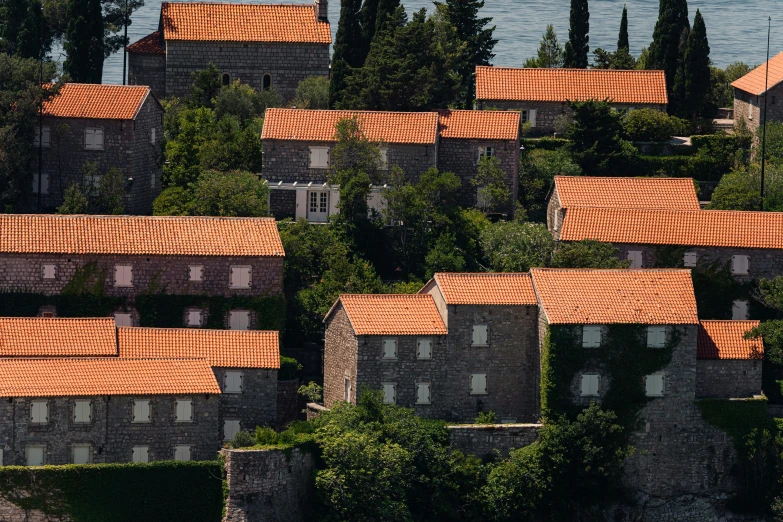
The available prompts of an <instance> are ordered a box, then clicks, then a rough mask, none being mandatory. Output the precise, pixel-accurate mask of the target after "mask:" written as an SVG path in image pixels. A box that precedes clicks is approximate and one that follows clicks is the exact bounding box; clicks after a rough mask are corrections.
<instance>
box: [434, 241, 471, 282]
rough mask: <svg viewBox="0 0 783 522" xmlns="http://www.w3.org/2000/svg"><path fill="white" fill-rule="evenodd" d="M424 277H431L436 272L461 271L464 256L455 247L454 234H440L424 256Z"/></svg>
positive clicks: (463, 265) (463, 264)
mask: <svg viewBox="0 0 783 522" xmlns="http://www.w3.org/2000/svg"><path fill="white" fill-rule="evenodd" d="M424 270H425V272H424V277H425V279H429V278H431V277H432V276H433V275H434V274H435V273H436V272H462V271H464V270H465V257H464V256H463V255H462V253H461V252H460V250H459V248H457V237H456V236H455V235H454V234H441V235H440V237H438V239H437V241H435V244H434V245H433V247H432V248H431V249H430V251H429V252H427V256H426V257H425V258H424Z"/></svg>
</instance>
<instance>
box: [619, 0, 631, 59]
mask: <svg viewBox="0 0 783 522" xmlns="http://www.w3.org/2000/svg"><path fill="white" fill-rule="evenodd" d="M620 49H625V50H626V51H630V49H631V45H630V44H629V43H628V7H627V6H626V5H623V18H622V20H620V36H618V37H617V50H618V51H619V50H620Z"/></svg>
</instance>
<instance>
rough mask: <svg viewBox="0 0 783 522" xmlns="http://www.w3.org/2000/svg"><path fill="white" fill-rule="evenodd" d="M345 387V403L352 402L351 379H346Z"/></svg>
mask: <svg viewBox="0 0 783 522" xmlns="http://www.w3.org/2000/svg"><path fill="white" fill-rule="evenodd" d="M343 386H344V389H343V392H344V395H343V397H344V399H345V402H351V379H345V382H344V383H343Z"/></svg>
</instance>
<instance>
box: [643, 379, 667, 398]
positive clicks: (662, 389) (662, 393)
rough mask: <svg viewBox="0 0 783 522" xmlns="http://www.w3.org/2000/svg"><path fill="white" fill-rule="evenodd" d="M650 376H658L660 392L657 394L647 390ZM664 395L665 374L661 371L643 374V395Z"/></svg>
mask: <svg viewBox="0 0 783 522" xmlns="http://www.w3.org/2000/svg"><path fill="white" fill-rule="evenodd" d="M651 378H660V382H661V392H660V393H659V394H654V393H653V394H651V393H650V391H649V388H650V387H649V380H650V379H651ZM665 395H666V375H665V374H663V373H652V374H650V375H645V376H644V396H645V397H663V396H665Z"/></svg>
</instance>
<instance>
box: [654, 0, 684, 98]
mask: <svg viewBox="0 0 783 522" xmlns="http://www.w3.org/2000/svg"><path fill="white" fill-rule="evenodd" d="M660 1H661V3H660V7H659V9H658V21H657V22H656V24H655V30H654V31H653V41H652V43H651V44H650V52H649V57H648V59H647V67H648V68H650V69H656V70H663V71H664V72H665V73H666V90H667V91H668V93H669V112H670V113H674V112H676V107H678V106H679V105H680V104H681V101H680V98H678V92H680V91H681V89H680V88H679V86H680V85H682V82H681V81H680V82H678V83H677V87H678V88H677V89H675V88H674V87H675V79H677V72H678V70H680V69H681V68H682V63H683V58H684V56H683V55H684V53H685V44H686V42H687V39H688V33H689V31H690V23H689V22H688V3H687V1H686V0H660ZM680 76H681V77H682V73H680Z"/></svg>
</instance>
